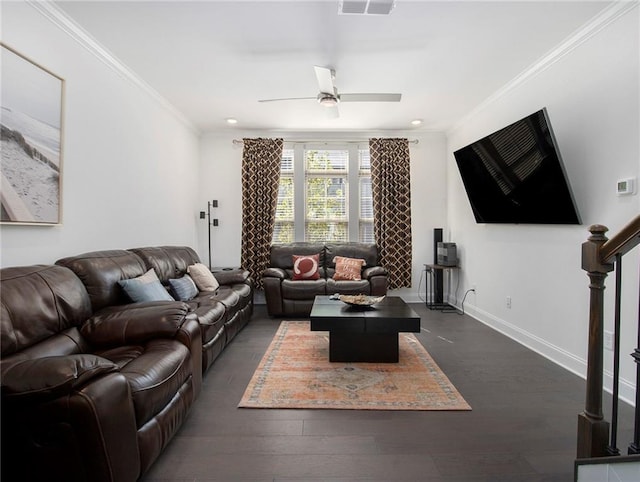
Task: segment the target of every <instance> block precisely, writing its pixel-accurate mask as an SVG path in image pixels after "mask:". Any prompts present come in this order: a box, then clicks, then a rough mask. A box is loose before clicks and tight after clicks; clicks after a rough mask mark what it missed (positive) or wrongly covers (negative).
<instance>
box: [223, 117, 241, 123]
mask: <svg viewBox="0 0 640 482" xmlns="http://www.w3.org/2000/svg"><path fill="white" fill-rule="evenodd" d="M225 120H226V121H227V124H237V123H238V119H234V118H233V117H229V118H228V119H225Z"/></svg>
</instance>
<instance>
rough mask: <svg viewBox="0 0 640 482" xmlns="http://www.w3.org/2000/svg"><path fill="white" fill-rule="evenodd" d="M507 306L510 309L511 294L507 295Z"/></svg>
mask: <svg viewBox="0 0 640 482" xmlns="http://www.w3.org/2000/svg"><path fill="white" fill-rule="evenodd" d="M507 308H509V309H511V296H507Z"/></svg>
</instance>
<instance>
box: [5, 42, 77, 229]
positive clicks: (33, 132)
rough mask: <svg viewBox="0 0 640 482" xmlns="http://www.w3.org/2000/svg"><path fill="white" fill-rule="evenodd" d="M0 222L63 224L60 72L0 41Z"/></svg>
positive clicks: (62, 117)
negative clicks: (40, 63) (55, 71)
mask: <svg viewBox="0 0 640 482" xmlns="http://www.w3.org/2000/svg"><path fill="white" fill-rule="evenodd" d="M0 56H1V58H0V64H1V65H2V69H0V89H1V92H0V129H1V132H0V141H1V143H2V145H1V147H2V148H1V149H0V151H1V152H0V156H1V157H0V182H1V188H0V211H1V213H0V223H1V224H18V225H39V226H42V225H44V226H57V225H61V224H62V173H63V170H62V167H63V134H64V91H65V81H64V79H63V78H62V77H60V76H58V75H56V74H54V73H53V72H51V71H50V70H48V69H46V68H44V67H43V66H41V65H39V64H37V63H36V62H34V61H33V60H30V59H29V58H27V57H25V56H24V55H22V54H20V53H19V52H17V51H16V50H14V49H13V48H11V47H9V46H8V45H6V44H5V43H2V42H0Z"/></svg>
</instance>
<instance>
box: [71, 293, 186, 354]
mask: <svg viewBox="0 0 640 482" xmlns="http://www.w3.org/2000/svg"><path fill="white" fill-rule="evenodd" d="M188 312H189V306H188V305H187V304H186V303H182V302H181V301H150V302H144V303H132V304H129V305H119V306H110V307H107V308H105V309H103V310H101V311H99V312H98V313H97V314H95V315H93V316H92V317H91V318H89V319H88V320H87V321H86V322H85V323H84V324H83V325H82V328H81V329H80V332H81V333H82V335H83V336H85V337H86V338H87V340H89V342H91V343H94V344H96V345H122V344H128V343H142V342H145V341H148V340H151V339H153V338H175V336H176V334H177V332H178V330H179V329H180V327H181V326H182V324H183V323H184V322H185V319H186V316H187V313H188Z"/></svg>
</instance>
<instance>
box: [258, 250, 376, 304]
mask: <svg viewBox="0 0 640 482" xmlns="http://www.w3.org/2000/svg"><path fill="white" fill-rule="evenodd" d="M313 254H318V255H319V263H318V266H319V275H320V277H319V279H317V280H303V281H299V280H294V279H293V256H294V255H313ZM336 256H343V257H347V258H359V259H364V260H365V263H366V264H365V266H364V267H363V268H362V272H361V278H362V279H361V280H358V281H352V280H340V281H336V280H334V279H333V276H334V274H335V270H336V264H335V262H334V258H335V257H336ZM262 283H263V286H264V295H265V299H266V302H267V311H268V313H269V315H270V316H293V315H297V316H300V315H302V316H306V315H309V313H311V307H312V306H313V300H314V298H315V296H316V295H331V294H335V293H339V294H344V295H355V294H365V295H371V296H382V295H385V294H386V293H387V286H388V278H387V270H386V269H385V268H384V267H382V266H379V264H378V249H377V247H376V245H375V244H369V243H356V242H349V243H326V244H321V243H310V242H297V243H289V244H279V245H273V246H271V258H270V265H269V267H268V268H267V269H266V270H264V271H263V272H262Z"/></svg>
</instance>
